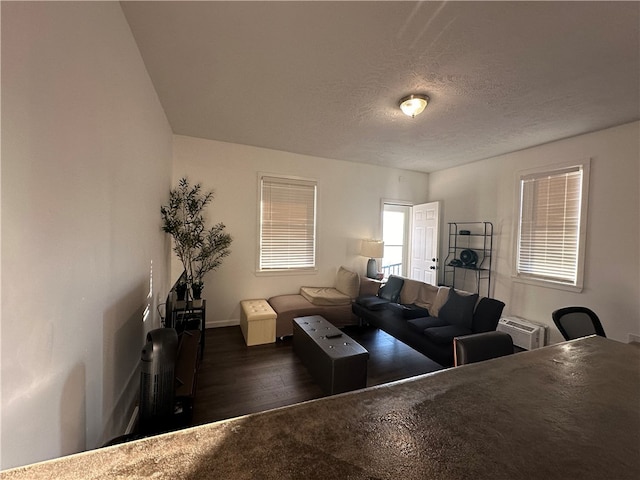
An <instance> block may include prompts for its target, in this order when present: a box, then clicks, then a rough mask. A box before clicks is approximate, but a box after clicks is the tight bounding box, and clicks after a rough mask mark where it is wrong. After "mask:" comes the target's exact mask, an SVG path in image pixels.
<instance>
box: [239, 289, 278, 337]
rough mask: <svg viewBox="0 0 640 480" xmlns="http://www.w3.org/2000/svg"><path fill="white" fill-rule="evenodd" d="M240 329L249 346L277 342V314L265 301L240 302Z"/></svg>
mask: <svg viewBox="0 0 640 480" xmlns="http://www.w3.org/2000/svg"><path fill="white" fill-rule="evenodd" d="M240 310H241V312H240V329H241V330H242V335H244V340H245V342H246V343H247V346H252V345H262V344H265V343H274V342H275V341H276V312H275V311H274V310H273V308H271V305H269V303H268V302H267V301H266V300H265V299H262V298H261V299H255V300H243V301H241V302H240Z"/></svg>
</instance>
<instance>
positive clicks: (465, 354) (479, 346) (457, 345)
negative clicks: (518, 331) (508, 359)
mask: <svg viewBox="0 0 640 480" xmlns="http://www.w3.org/2000/svg"><path fill="white" fill-rule="evenodd" d="M512 353H513V340H512V338H511V335H509V334H508V333H505V332H497V331H492V332H483V333H474V334H472V335H465V336H463V337H455V338H454V339H453V364H454V365H455V366H456V367H457V366H459V365H466V364H468V363H475V362H481V361H483V360H489V359H490V358H497V357H503V356H505V355H511V354H512Z"/></svg>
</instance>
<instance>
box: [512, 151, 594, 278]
mask: <svg viewBox="0 0 640 480" xmlns="http://www.w3.org/2000/svg"><path fill="white" fill-rule="evenodd" d="M588 174H589V164H588V162H585V163H582V164H579V165H575V166H570V167H566V168H562V169H558V170H552V171H548V170H547V171H537V172H531V173H528V174H523V175H521V176H520V202H519V204H520V214H519V217H518V218H519V222H518V235H517V241H518V244H517V248H516V251H517V258H516V262H515V267H516V276H517V277H518V278H520V279H523V280H532V281H535V282H545V283H546V284H556V285H558V286H565V287H569V288H571V289H576V290H581V289H582V277H583V259H584V243H585V242H584V237H585V223H586V206H587V186H588V183H589V181H588V177H589V175H588Z"/></svg>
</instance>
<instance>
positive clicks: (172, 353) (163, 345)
mask: <svg viewBox="0 0 640 480" xmlns="http://www.w3.org/2000/svg"><path fill="white" fill-rule="evenodd" d="M177 354H178V334H177V332H176V330H175V329H173V328H157V329H155V330H151V331H150V332H149V333H147V342H146V343H145V345H144V347H143V348H142V354H141V359H140V363H141V367H140V429H141V430H142V431H152V430H157V429H162V428H163V427H164V426H165V425H166V424H167V423H169V422H170V421H171V418H172V416H173V408H174V392H175V369H176V357H177Z"/></svg>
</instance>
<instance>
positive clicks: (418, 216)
mask: <svg viewBox="0 0 640 480" xmlns="http://www.w3.org/2000/svg"><path fill="white" fill-rule="evenodd" d="M439 217H440V202H430V203H423V204H421V205H414V206H413V209H412V223H411V229H412V231H411V252H410V258H411V265H410V275H409V276H410V278H413V279H415V280H420V281H421V282H425V283H429V284H431V285H437V284H438V244H439V241H438V239H439V238H440V237H439V232H438V225H439Z"/></svg>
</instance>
